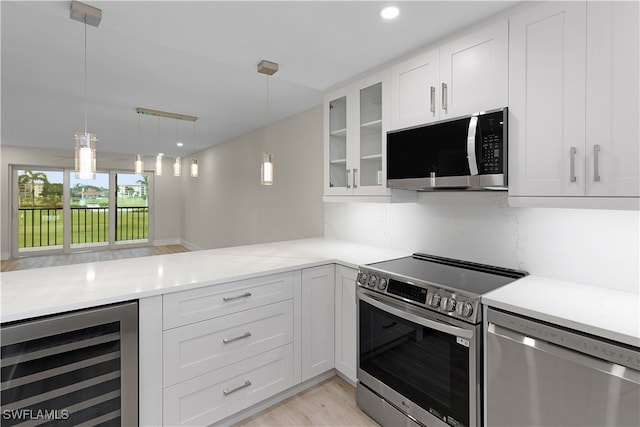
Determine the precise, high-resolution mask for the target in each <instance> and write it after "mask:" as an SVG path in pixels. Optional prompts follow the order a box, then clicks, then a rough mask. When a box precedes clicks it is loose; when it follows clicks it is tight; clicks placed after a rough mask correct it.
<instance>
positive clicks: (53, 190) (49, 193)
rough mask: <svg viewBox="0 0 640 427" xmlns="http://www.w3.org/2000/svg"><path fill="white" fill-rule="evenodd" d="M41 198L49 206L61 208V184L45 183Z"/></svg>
mask: <svg viewBox="0 0 640 427" xmlns="http://www.w3.org/2000/svg"><path fill="white" fill-rule="evenodd" d="M42 197H44V199H45V201H46V202H47V203H48V204H49V205H50V206H55V207H58V206H62V184H61V183H53V184H52V183H49V182H45V183H44V187H43V188H42Z"/></svg>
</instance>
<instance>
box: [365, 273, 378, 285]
mask: <svg viewBox="0 0 640 427" xmlns="http://www.w3.org/2000/svg"><path fill="white" fill-rule="evenodd" d="M377 281H378V277H376V275H375V274H372V275H371V276H369V283H367V284H368V285H369V287H370V288H375V287H376V282H377Z"/></svg>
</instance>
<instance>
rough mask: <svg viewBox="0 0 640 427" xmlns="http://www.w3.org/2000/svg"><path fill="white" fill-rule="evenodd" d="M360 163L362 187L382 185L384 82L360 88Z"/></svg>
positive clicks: (359, 176)
mask: <svg viewBox="0 0 640 427" xmlns="http://www.w3.org/2000/svg"><path fill="white" fill-rule="evenodd" d="M359 96H360V110H359V117H358V118H359V129H358V130H359V136H360V138H359V140H360V144H359V145H360V146H359V150H358V153H359V163H360V168H359V170H358V171H356V173H355V177H356V182H357V184H358V185H359V186H360V187H382V185H383V168H382V160H383V155H382V151H383V150H382V149H383V145H384V142H385V136H386V135H385V131H384V130H383V114H382V113H383V108H382V82H378V83H376V84H374V85H371V86H368V87H365V88H363V89H360V91H359Z"/></svg>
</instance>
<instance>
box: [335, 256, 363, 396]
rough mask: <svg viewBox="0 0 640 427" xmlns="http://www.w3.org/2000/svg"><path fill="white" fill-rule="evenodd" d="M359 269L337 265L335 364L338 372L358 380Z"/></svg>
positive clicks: (350, 378) (354, 380)
mask: <svg viewBox="0 0 640 427" xmlns="http://www.w3.org/2000/svg"><path fill="white" fill-rule="evenodd" d="M357 276H358V270H354V269H353V268H348V267H344V266H341V265H336V282H335V304H336V307H335V322H336V323H335V346H336V348H335V365H336V369H337V370H338V372H340V373H341V374H342V375H344V376H345V377H346V378H347V379H349V380H350V381H351V382H352V383H353V384H355V382H356V370H357V366H356V360H357V359H356V336H357V334H356V313H357V310H356V278H357Z"/></svg>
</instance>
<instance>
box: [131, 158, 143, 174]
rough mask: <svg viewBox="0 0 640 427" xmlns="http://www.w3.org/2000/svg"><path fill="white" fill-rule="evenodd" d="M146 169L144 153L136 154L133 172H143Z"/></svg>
mask: <svg viewBox="0 0 640 427" xmlns="http://www.w3.org/2000/svg"><path fill="white" fill-rule="evenodd" d="M143 171H144V160H143V157H142V154H136V161H135V162H133V173H137V174H141V173H142V172H143Z"/></svg>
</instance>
